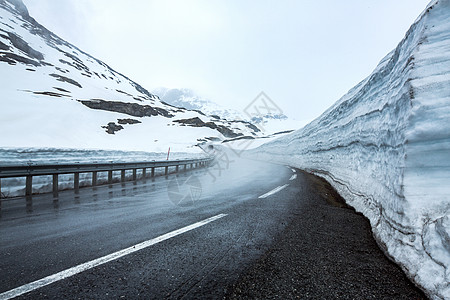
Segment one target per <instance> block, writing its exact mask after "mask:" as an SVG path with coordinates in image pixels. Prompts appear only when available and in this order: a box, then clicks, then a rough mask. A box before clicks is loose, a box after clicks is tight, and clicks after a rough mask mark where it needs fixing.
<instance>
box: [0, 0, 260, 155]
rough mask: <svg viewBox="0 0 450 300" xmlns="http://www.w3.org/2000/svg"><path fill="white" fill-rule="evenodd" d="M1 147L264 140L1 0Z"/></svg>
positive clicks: (158, 147) (145, 147)
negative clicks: (154, 88) (152, 86)
mask: <svg viewBox="0 0 450 300" xmlns="http://www.w3.org/2000/svg"><path fill="white" fill-rule="evenodd" d="M0 76H1V78H2V80H1V81H0V95H1V100H0V112H1V115H2V117H1V118H0V126H1V128H2V134H1V139H0V147H38V148H39V147H52V148H78V149H80V148H81V149H86V148H89V149H92V148H97V149H112V150H141V151H153V152H159V151H167V149H168V147H169V146H170V147H172V150H173V151H200V150H196V147H195V145H196V144H197V143H199V142H202V141H207V140H226V139H232V138H239V137H245V136H248V137H258V136H262V135H263V133H262V132H261V131H260V130H258V128H256V127H255V126H253V125H252V124H251V123H249V122H244V121H241V120H238V121H233V120H225V119H221V118H218V117H211V116H209V115H207V114H204V113H202V112H201V111H193V110H189V109H185V108H180V107H176V106H173V105H169V104H166V103H164V102H162V101H160V99H159V97H158V96H156V95H154V94H152V93H150V92H148V91H147V90H146V89H145V88H144V87H142V86H141V85H139V84H138V83H136V82H134V81H133V80H131V79H130V78H128V77H126V76H125V75H123V74H120V73H119V72H117V71H115V70H113V69H111V68H110V67H109V66H108V65H106V64H105V63H103V62H102V61H100V60H98V59H96V58H94V57H92V56H90V55H89V54H87V53H85V52H83V51H82V50H80V49H78V48H77V47H75V46H74V45H72V44H70V43H68V42H66V41H64V40H62V39H61V38H59V37H58V36H56V35H54V34H53V33H52V32H50V31H49V30H47V29H46V28H44V27H43V26H41V25H40V24H39V23H38V22H36V21H35V20H34V19H33V18H32V17H31V16H30V15H29V13H28V11H27V8H26V6H25V5H24V4H23V3H22V1H21V0H0Z"/></svg>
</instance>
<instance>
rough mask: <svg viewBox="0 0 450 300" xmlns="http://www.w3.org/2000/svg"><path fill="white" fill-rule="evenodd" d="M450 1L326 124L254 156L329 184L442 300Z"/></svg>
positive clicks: (421, 22)
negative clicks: (367, 220) (292, 168)
mask: <svg viewBox="0 0 450 300" xmlns="http://www.w3.org/2000/svg"><path fill="white" fill-rule="evenodd" d="M449 120H450V0H439V1H433V2H432V3H430V5H429V6H428V7H427V9H426V10H425V11H424V12H423V13H422V15H421V16H420V17H419V18H418V20H417V21H416V23H414V24H413V25H412V27H411V28H410V30H409V31H408V32H407V34H406V36H405V38H404V39H403V40H402V41H401V43H400V44H399V45H398V47H397V48H396V49H395V50H394V51H392V52H391V53H390V54H388V55H387V56H386V57H385V58H384V59H383V60H382V61H381V62H380V64H379V65H378V66H377V68H376V69H375V71H374V72H373V73H372V74H371V75H370V76H369V77H368V78H366V79H365V80H363V81H362V82H361V83H359V84H358V85H357V86H356V87H354V88H353V89H351V90H350V91H349V92H348V93H347V94H346V95H344V96H343V97H342V98H341V99H340V100H339V101H337V103H335V104H334V105H333V106H332V107H331V108H329V109H328V110H327V111H326V112H324V113H323V114H322V115H321V116H320V117H319V118H317V119H316V120H314V121H313V122H311V123H310V124H308V125H307V126H305V127H304V128H302V129H300V130H298V131H295V132H294V133H292V134H290V135H287V136H285V137H282V138H280V139H277V140H275V141H273V142H270V143H267V144H264V145H263V146H261V147H259V148H257V149H255V150H253V151H251V152H250V154H251V155H252V156H253V157H256V158H259V159H264V160H271V161H278V162H280V163H284V164H289V165H291V166H295V167H298V168H302V169H305V170H307V171H310V172H313V173H315V174H317V175H320V176H322V177H324V178H326V179H327V180H328V181H329V182H330V183H331V184H332V185H333V186H334V187H335V188H336V189H337V190H338V191H339V192H340V194H341V195H342V196H343V197H344V198H345V199H346V200H347V201H348V203H349V204H350V205H352V206H353V207H355V209H356V210H358V211H360V212H362V213H363V214H364V215H365V216H366V217H367V218H369V220H370V222H371V224H372V228H373V232H374V235H375V238H376V239H377V240H378V242H379V244H380V246H381V247H382V248H383V249H384V250H385V252H386V253H387V254H388V255H389V256H390V257H391V258H392V259H393V260H394V261H396V262H397V263H398V264H400V265H401V266H402V268H403V269H404V271H405V272H406V273H407V274H408V275H409V276H410V278H411V279H412V280H413V281H414V282H415V283H416V284H417V285H419V286H420V287H421V288H423V289H424V290H425V292H426V293H427V294H428V295H429V296H430V297H431V298H434V299H450V219H449V218H450V217H449V214H450V183H449V179H450V122H449Z"/></svg>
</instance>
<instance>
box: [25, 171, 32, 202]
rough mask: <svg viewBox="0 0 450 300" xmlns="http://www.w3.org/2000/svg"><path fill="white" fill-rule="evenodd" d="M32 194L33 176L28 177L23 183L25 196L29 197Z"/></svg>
mask: <svg viewBox="0 0 450 300" xmlns="http://www.w3.org/2000/svg"><path fill="white" fill-rule="evenodd" d="M32 194H33V176H31V175H28V176H27V180H26V183H25V196H27V197H29V196H31V195H32Z"/></svg>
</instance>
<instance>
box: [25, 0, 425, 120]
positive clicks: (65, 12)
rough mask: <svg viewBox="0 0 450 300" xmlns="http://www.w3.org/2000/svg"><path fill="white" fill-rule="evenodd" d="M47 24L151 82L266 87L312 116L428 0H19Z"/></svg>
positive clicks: (253, 90)
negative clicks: (22, 0)
mask: <svg viewBox="0 0 450 300" xmlns="http://www.w3.org/2000/svg"><path fill="white" fill-rule="evenodd" d="M24 2H25V4H26V5H27V6H28V9H29V11H30V14H31V15H32V16H33V17H35V19H36V20H37V21H38V22H40V23H41V24H43V25H44V26H46V27H47V28H48V29H50V30H51V31H53V32H54V33H56V34H57V35H59V36H60V37H62V38H63V39H65V40H67V41H68V42H70V43H72V44H74V45H76V46H78V47H79V48H80V49H82V50H84V51H86V52H88V53H89V54H91V55H93V56H94V57H96V58H98V59H100V60H103V61H104V62H106V63H107V64H108V65H110V66H111V67H112V68H113V69H115V70H116V71H119V72H121V73H123V74H125V75H126V76H128V77H130V78H132V79H133V80H135V81H137V82H138V83H140V84H141V85H142V86H144V87H146V88H147V89H149V90H152V89H154V88H156V87H161V86H164V87H171V88H191V89H193V90H194V91H196V92H197V93H198V94H199V95H201V96H204V97H206V98H209V99H211V100H213V101H215V102H217V103H219V104H222V105H224V106H227V107H232V108H235V109H238V110H242V109H244V108H245V107H246V106H247V104H248V103H249V102H251V101H252V100H253V98H254V97H255V96H257V95H258V94H259V92H261V91H264V92H266V94H267V95H268V96H269V97H270V98H272V100H273V101H274V102H276V103H277V104H278V106H279V107H280V108H281V109H282V110H283V111H284V112H285V114H287V115H288V116H289V117H293V118H295V119H297V120H307V119H313V118H315V117H317V116H318V115H320V113H322V112H323V111H324V110H325V109H326V108H328V107H329V106H330V105H331V104H333V103H334V102H335V101H336V100H338V99H339V98H340V97H341V96H342V95H343V94H345V93H346V92H347V91H348V90H349V89H350V88H352V87H353V86H354V85H356V84H357V83H358V82H360V81H361V80H362V79H364V78H365V77H366V76H368V75H369V74H370V73H371V72H372V70H373V69H374V68H375V66H376V65H377V64H378V62H379V61H380V60H381V59H382V58H383V57H384V56H385V55H386V54H387V53H388V52H390V51H391V50H392V49H394V48H395V46H396V45H397V44H398V43H399V42H400V41H401V39H402V38H403V37H404V35H405V33H406V31H407V30H408V28H409V27H410V25H411V24H412V23H413V22H414V21H415V19H416V18H417V17H418V16H419V14H420V13H421V12H422V11H423V10H424V8H425V7H426V5H427V4H428V2H429V1H428V0H395V1H393V0H342V1H337V0H321V1H312V0H311V1H310V0H297V1H290V0H282V1H261V0H260V1H257V0H250V1H238V0H227V1H225V0H223V1H215V0H198V1H196V0H193V1H190V0H189V1H188V0H179V1H172V0H161V1H150V0H128V1H124V0H24Z"/></svg>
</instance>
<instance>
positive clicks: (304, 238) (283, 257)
mask: <svg viewBox="0 0 450 300" xmlns="http://www.w3.org/2000/svg"><path fill="white" fill-rule="evenodd" d="M297 173H298V175H299V179H300V180H299V181H302V180H307V181H309V182H310V183H311V184H307V185H302V187H303V189H299V192H298V198H299V199H301V200H302V202H303V203H304V205H300V206H299V208H297V209H296V210H297V211H295V212H293V214H292V215H293V217H292V218H291V219H290V220H289V221H288V222H289V223H288V225H287V227H286V229H285V230H284V231H283V233H282V234H281V235H280V236H279V237H278V239H277V240H276V241H275V242H274V243H273V245H272V247H271V248H270V249H269V250H268V251H267V252H266V253H265V254H264V255H263V256H262V257H261V258H260V259H259V260H258V261H257V262H256V263H255V264H253V265H252V266H251V267H249V268H248V269H247V270H246V271H245V272H244V273H242V274H241V275H240V277H239V279H238V281H237V282H236V283H235V284H233V285H232V286H231V287H230V288H229V289H228V291H229V292H228V294H227V296H226V298H228V299H242V298H252V299H293V298H300V299H426V296H425V295H424V294H423V292H422V291H420V290H419V289H418V288H416V287H415V286H414V284H413V283H411V282H410V281H409V279H408V278H407V277H406V275H405V274H404V273H403V271H402V270H401V269H400V267H398V266H397V265H396V264H395V263H393V262H391V261H390V260H389V259H388V258H387V257H386V256H385V255H384V254H383V252H382V251H381V250H380V248H379V247H378V245H377V243H376V242H375V240H374V238H373V236H372V232H371V229H370V224H369V222H368V221H367V219H366V218H365V217H364V216H362V215H361V214H358V213H356V212H355V211H354V210H353V209H351V208H349V207H347V206H346V205H345V203H344V202H343V199H342V198H341V197H340V196H339V194H337V192H336V191H335V190H334V189H333V188H332V187H331V186H330V185H329V184H328V183H327V182H326V181H325V180H323V179H321V178H319V177H316V176H313V175H310V174H308V173H305V172H301V171H299V170H297ZM297 182H298V181H297ZM305 186H306V189H314V191H305Z"/></svg>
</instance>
